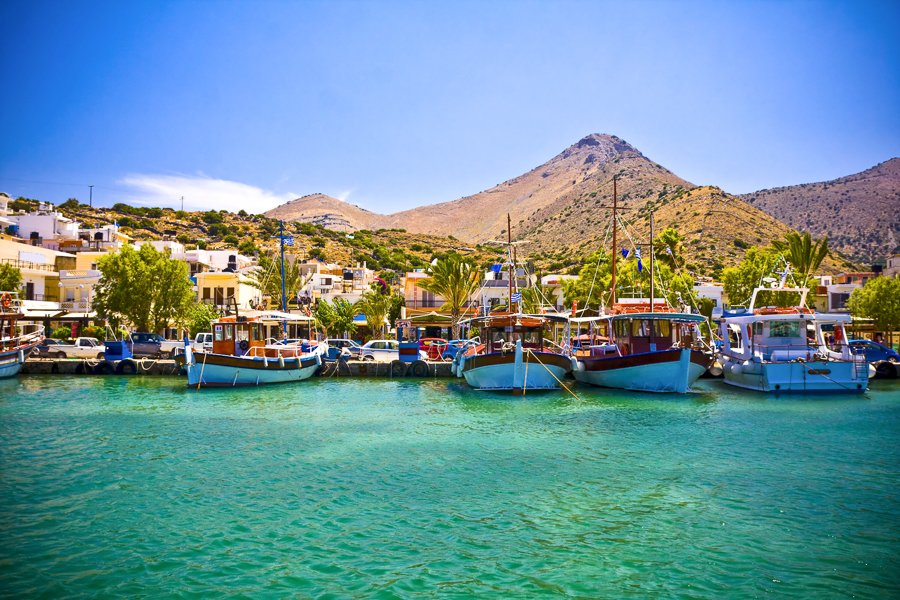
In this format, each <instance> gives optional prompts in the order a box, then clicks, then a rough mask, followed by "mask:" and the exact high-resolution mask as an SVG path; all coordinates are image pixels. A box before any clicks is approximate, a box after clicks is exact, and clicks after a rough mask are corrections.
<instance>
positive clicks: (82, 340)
mask: <svg viewBox="0 0 900 600" xmlns="http://www.w3.org/2000/svg"><path fill="white" fill-rule="evenodd" d="M105 350H106V348H105V347H104V346H103V344H102V343H101V342H100V341H99V340H98V339H97V338H92V337H79V338H75V340H74V341H73V342H72V343H71V344H69V343H65V344H56V345H55V352H56V354H55V356H56V357H57V358H96V359H99V360H103V358H104V357H105V356H106V353H105ZM51 356H53V355H52V354H51Z"/></svg>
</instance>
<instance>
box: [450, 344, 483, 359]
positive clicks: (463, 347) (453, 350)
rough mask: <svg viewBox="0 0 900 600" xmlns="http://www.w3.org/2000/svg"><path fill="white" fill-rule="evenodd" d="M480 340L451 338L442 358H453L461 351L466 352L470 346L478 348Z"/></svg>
mask: <svg viewBox="0 0 900 600" xmlns="http://www.w3.org/2000/svg"><path fill="white" fill-rule="evenodd" d="M478 346H479V344H478V340H450V341H449V342H447V347H446V348H444V352H443V354H441V358H443V359H444V360H453V359H454V358H456V355H457V354H459V353H460V352H466V351H468V349H469V348H475V349H476V350H477V349H478Z"/></svg>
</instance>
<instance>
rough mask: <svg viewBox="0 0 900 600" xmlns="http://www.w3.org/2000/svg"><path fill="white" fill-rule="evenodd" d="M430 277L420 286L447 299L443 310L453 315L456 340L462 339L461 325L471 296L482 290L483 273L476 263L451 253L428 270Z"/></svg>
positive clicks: (420, 282) (451, 317)
mask: <svg viewBox="0 0 900 600" xmlns="http://www.w3.org/2000/svg"><path fill="white" fill-rule="evenodd" d="M427 273H428V275H429V276H430V277H429V278H428V279H424V280H420V281H419V282H418V286H419V287H420V288H422V289H423V290H425V291H427V292H431V293H432V294H435V295H438V296H441V297H443V298H444V304H443V306H441V310H443V311H447V312H449V313H450V320H451V323H452V329H453V339H458V338H459V322H460V320H461V317H462V314H463V310H464V309H465V308H466V306H467V304H468V303H469V299H470V298H471V297H472V294H474V293H475V292H477V291H478V289H479V288H480V287H481V277H482V274H481V270H480V269H479V268H478V265H476V264H475V262H474V261H472V260H471V259H468V258H463V257H462V256H460V255H459V254H456V253H455V252H451V253H450V254H447V255H445V256H443V257H441V258H438V259H437V262H436V263H435V264H432V265H430V266H429V267H428V271H427Z"/></svg>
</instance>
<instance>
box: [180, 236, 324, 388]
mask: <svg viewBox="0 0 900 600" xmlns="http://www.w3.org/2000/svg"><path fill="white" fill-rule="evenodd" d="M278 237H279V238H280V240H281V311H280V312H278V311H262V312H256V313H253V312H251V313H249V314H248V315H243V316H240V315H237V314H236V315H234V316H228V317H222V318H220V319H217V320H215V321H213V343H212V346H213V347H212V352H206V351H204V352H195V351H194V349H193V348H191V344H190V341H189V340H188V339H187V338H185V340H184V355H183V356H181V357H180V362H181V363H182V364H183V365H184V367H185V371H186V372H187V378H188V385H189V386H197V387H198V388H200V387H203V386H232V387H234V386H239V385H241V386H247V385H263V384H268V383H288V382H292V381H303V380H304V379H309V378H310V377H312V376H313V375H314V374H315V373H316V371H318V370H319V367H321V366H322V359H323V356H327V353H328V344H326V343H325V342H318V343H316V342H310V341H302V340H300V339H299V338H300V334H301V331H302V328H303V326H304V325H306V326H309V324H310V322H311V321H312V317H310V316H306V315H295V314H290V313H288V312H287V295H286V294H285V283H284V280H285V279H284V245H285V241H286V240H288V244H293V238H292V237H291V236H286V235H285V234H284V222H283V221H282V222H281V223H280V231H279V236H278ZM308 331H309V332H310V336H311V331H310V330H308ZM279 333H280V335H279ZM290 339H293V340H294V341H288V340H290Z"/></svg>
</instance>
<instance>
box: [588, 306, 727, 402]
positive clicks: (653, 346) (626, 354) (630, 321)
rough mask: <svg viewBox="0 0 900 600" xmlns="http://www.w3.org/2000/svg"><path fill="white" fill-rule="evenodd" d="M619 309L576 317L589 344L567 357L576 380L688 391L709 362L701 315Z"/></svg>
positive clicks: (660, 390) (657, 310)
mask: <svg viewBox="0 0 900 600" xmlns="http://www.w3.org/2000/svg"><path fill="white" fill-rule="evenodd" d="M629 308H632V309H634V308H637V310H638V311H639V312H622V314H615V315H606V316H601V317H593V318H586V319H582V320H581V322H587V323H588V324H589V326H590V327H591V329H592V334H591V338H592V341H593V342H595V343H592V344H591V345H589V346H587V347H582V349H581V350H580V351H578V352H575V353H574V355H573V356H572V358H571V361H572V375H573V376H574V377H575V379H576V380H577V381H580V382H582V383H588V384H590V385H596V386H601V387H608V388H617V389H623V390H636V391H642V392H677V393H684V392H687V391H688V390H690V388H691V385H693V383H694V382H695V381H697V379H699V378H700V376H701V375H703V373H705V372H706V370H707V369H708V368H709V366H710V365H711V364H712V361H713V358H712V355H711V354H710V353H709V352H708V351H706V350H705V349H704V348H703V346H702V339H703V338H702V336H701V333H700V325H701V324H703V323H705V322H706V318H705V317H703V316H702V315H694V314H689V313H678V312H660V310H659V309H658V308H657V309H656V310H654V311H643V310H642V308H643V307H640V308H638V307H629Z"/></svg>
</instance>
